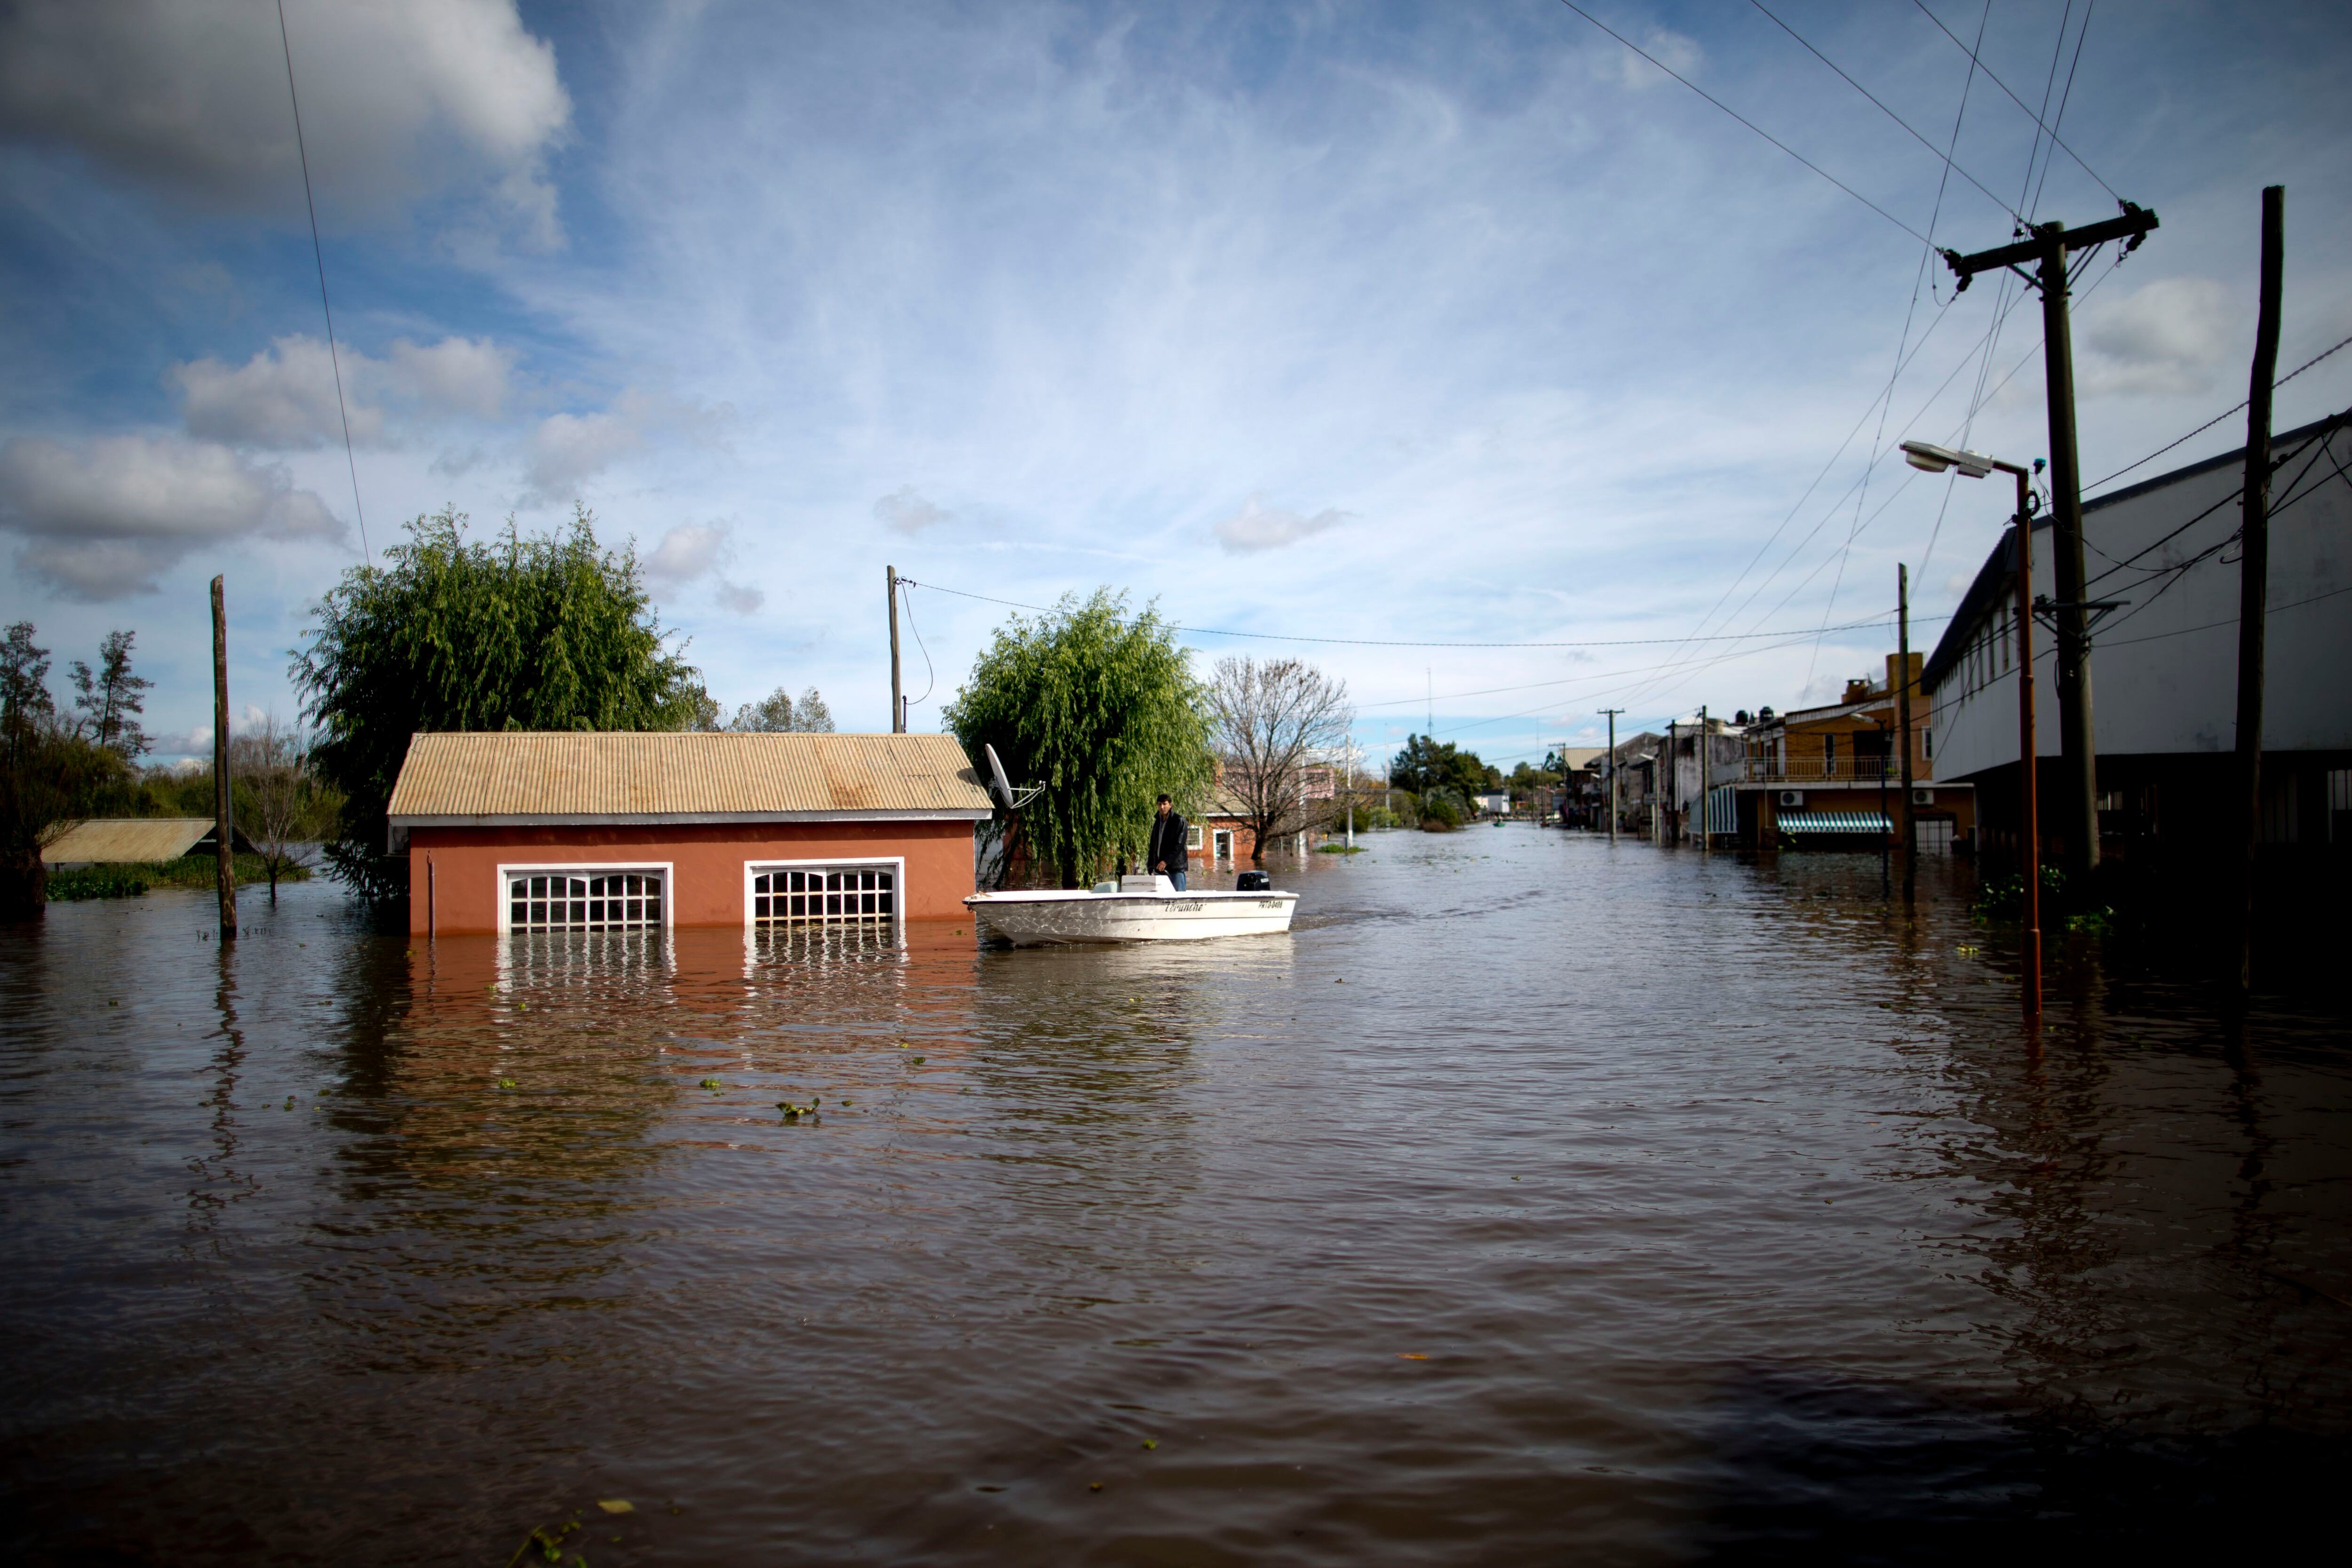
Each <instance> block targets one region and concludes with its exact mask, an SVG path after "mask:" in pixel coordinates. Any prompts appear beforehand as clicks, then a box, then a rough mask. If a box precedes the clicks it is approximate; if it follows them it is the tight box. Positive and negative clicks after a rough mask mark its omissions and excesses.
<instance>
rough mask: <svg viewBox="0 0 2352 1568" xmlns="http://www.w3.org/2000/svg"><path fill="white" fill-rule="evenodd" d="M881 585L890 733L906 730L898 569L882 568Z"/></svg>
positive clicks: (892, 567)
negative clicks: (885, 599)
mask: <svg viewBox="0 0 2352 1568" xmlns="http://www.w3.org/2000/svg"><path fill="white" fill-rule="evenodd" d="M882 575H883V585H884V587H885V589H886V590H887V592H888V594H889V596H890V733H892V734H893V735H903V734H905V733H906V732H907V700H906V698H905V697H903V696H901V695H900V692H901V691H902V689H903V688H902V687H901V686H900V685H899V682H898V568H897V567H896V566H885V567H883V568H882Z"/></svg>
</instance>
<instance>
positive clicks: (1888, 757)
mask: <svg viewBox="0 0 2352 1568" xmlns="http://www.w3.org/2000/svg"><path fill="white" fill-rule="evenodd" d="M1902 666H1903V660H1902V658H1901V656H1900V655H1897V654H1888V655H1887V656H1886V670H1885V675H1884V676H1883V677H1882V678H1881V679H1877V680H1871V679H1854V680H1849V681H1848V682H1846V689H1845V693H1844V695H1843V697H1842V698H1841V699H1840V700H1838V701H1836V702H1832V703H1829V704H1826V705H1824V706H1822V707H1818V708H1801V709H1796V710H1792V711H1790V712H1787V713H1778V714H1776V713H1774V712H1772V710H1770V709H1769V708H1768V709H1765V710H1763V711H1762V713H1760V714H1759V716H1758V719H1757V721H1756V722H1754V723H1751V724H1749V725H1748V728H1747V731H1746V736H1745V742H1746V744H1745V752H1746V755H1745V757H1744V758H1743V760H1742V765H1741V770H1740V772H1741V776H1740V778H1739V781H1738V784H1736V785H1734V786H1733V788H1734V791H1735V793H1736V795H1737V801H1736V811H1737V828H1736V831H1737V833H1738V839H1739V843H1740V846H1741V847H1743V848H1748V849H1776V848H1824V849H1863V848H1866V849H1875V848H1877V847H1879V846H1880V845H1881V844H1883V843H1885V841H1886V839H1887V838H1888V837H1889V836H1891V835H1892V834H1893V833H1894V832H1895V828H1896V826H1897V825H1898V824H1899V823H1900V821H1901V800H1900V797H1899V795H1898V794H1897V792H1899V791H1900V790H1901V789H1902V787H1903V755H1902V752H1899V751H1897V750H1896V749H1895V748H1896V747H1897V745H1898V744H1899V743H1900V742H1899V740H1898V736H1899V734H1900V731H1901V730H1902V728H1903V721H1902V717H1901V710H1902V689H1901V687H1900V685H1899V684H1898V683H1899V682H1900V681H1901V680H1902V679H1903V678H1904V674H1905V671H1904V669H1903V668H1902ZM1922 668H1923V659H1922V658H1921V656H1920V655H1918V654H1916V653H1915V654H1913V655H1912V656H1911V660H1910V667H1909V671H1908V674H1909V677H1910V680H1911V685H1912V691H1911V738H1910V745H1911V777H1912V792H1911V815H1912V821H1913V823H1914V825H1915V832H1916V843H1917V844H1918V846H1919V848H1920V850H1921V852H1923V853H1943V852H1946V851H1948V850H1949V849H1950V848H1952V847H1955V846H1956V845H1960V846H1965V845H1966V844H1968V843H1969V834H1970V832H1971V830H1972V829H1973V827H1974V826H1975V821H1976V799H1975V791H1974V789H1973V788H1972V787H1971V786H1970V785H1969V784H1967V783H1965V782H1960V783H1951V782H1945V781H1941V780H1939V779H1938V778H1937V765H1936V732H1935V726H1934V722H1933V718H1932V713H1931V707H1930V703H1929V701H1928V699H1927V695H1926V693H1925V692H1924V691H1923V690H1921V689H1920V675H1921V671H1922Z"/></svg>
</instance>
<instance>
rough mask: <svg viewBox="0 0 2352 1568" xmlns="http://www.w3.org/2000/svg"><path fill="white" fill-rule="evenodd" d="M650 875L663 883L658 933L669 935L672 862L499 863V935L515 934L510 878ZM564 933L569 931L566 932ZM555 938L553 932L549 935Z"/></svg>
mask: <svg viewBox="0 0 2352 1568" xmlns="http://www.w3.org/2000/svg"><path fill="white" fill-rule="evenodd" d="M632 871H635V872H639V873H647V872H650V873H653V874H655V875H656V876H659V877H660V878H661V879H662V918H661V929H662V930H663V931H668V930H669V929H670V927H671V926H672V924H673V923H675V922H676V921H677V862H676V861H673V860H526V861H515V862H511V863H509V862H501V863H500V864H499V935H500V936H508V935H511V934H512V933H513V931H514V900H513V896H512V895H511V893H510V892H509V890H508V888H507V881H508V879H509V878H513V877H559V876H560V877H610V876H614V875H616V874H618V875H626V874H627V873H629V872H632ZM566 929H567V930H569V929H571V928H568V927H567V928H566ZM622 929H624V930H640V931H650V930H652V929H653V928H652V927H650V926H640V927H624V928H622ZM549 934H551V935H552V934H554V933H552V932H551V933H549Z"/></svg>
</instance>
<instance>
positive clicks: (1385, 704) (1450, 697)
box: [1356, 614, 1951, 709]
mask: <svg viewBox="0 0 2352 1568" xmlns="http://www.w3.org/2000/svg"><path fill="white" fill-rule="evenodd" d="M1949 619H1951V616H1948V615H1943V616H1912V617H1911V624H1912V625H1913V626H1920V625H1923V624H1926V623H1929V622H1934V621H1948V620H1949ZM1893 622H1894V616H1893V615H1891V614H1889V615H1886V616H1881V617H1879V618H1878V619H1876V620H1872V621H1864V622H1859V623H1857V624H1856V625H1855V626H1851V627H1841V628H1839V629H1841V630H1868V629H1869V628H1870V627H1873V626H1891V625H1892V624H1893ZM1815 635H1816V634H1814V633H1813V632H1810V631H1806V632H1799V633H1795V634H1792V635H1791V638H1790V641H1788V642H1785V643H1781V644H1778V645H1776V646H1775V647H1750V648H1738V649H1735V650H1733V651H1731V652H1729V653H1727V654H1724V655H1722V656H1720V657H1719V658H1715V659H1712V660H1709V661H1707V662H1706V663H1705V664H1698V665H1693V666H1689V667H1688V668H1690V669H1692V670H1693V671H1696V670H1699V669H1706V668H1713V666H1714V665H1717V664H1722V663H1727V662H1728V661H1729V660H1731V659H1734V658H1748V657H1749V656H1750V655H1753V654H1759V653H1773V652H1777V651H1778V650H1779V649H1780V648H1781V647H1796V646H1797V645H1798V644H1799V643H1801V642H1805V641H1807V640H1809V639H1811V637H1814V636H1815ZM1675 668H1683V667H1682V666H1681V664H1680V661H1678V660H1670V661H1668V662H1667V663H1664V664H1649V665H1636V666H1634V667H1633V668H1631V669H1603V670H1596V671H1593V672H1591V673H1590V674H1586V675H1569V676H1563V677H1561V678H1560V679H1558V680H1531V681H1528V682H1526V683H1525V684H1523V685H1518V686H1482V687H1480V688H1479V689H1477V690H1475V691H1449V692H1447V693H1446V694H1445V700H1447V701H1448V702H1453V701H1457V700H1460V699H1462V698H1465V697H1494V696H1498V695H1500V694H1502V693H1504V692H1509V691H1547V690H1549V689H1551V688H1553V687H1555V686H1585V685H1589V684H1591V682H1593V681H1596V680H1614V679H1617V678H1618V677H1619V676H1622V675H1648V674H1651V673H1653V672H1654V671H1656V670H1661V669H1675ZM1424 700H1426V701H1435V700H1436V699H1435V698H1433V697H1431V698H1422V697H1391V698H1383V699H1382V700H1380V701H1378V702H1360V703H1358V704H1356V706H1357V707H1358V708H1359V709H1372V708H1402V707H1406V706H1408V705H1410V704H1412V703H1415V702H1421V701H1424Z"/></svg>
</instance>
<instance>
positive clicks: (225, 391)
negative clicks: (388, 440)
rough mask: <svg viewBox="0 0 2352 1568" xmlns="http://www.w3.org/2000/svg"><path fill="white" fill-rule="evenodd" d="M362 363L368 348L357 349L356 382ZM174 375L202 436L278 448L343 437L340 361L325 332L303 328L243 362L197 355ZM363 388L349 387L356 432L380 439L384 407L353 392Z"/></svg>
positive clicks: (185, 411) (368, 442) (194, 430)
mask: <svg viewBox="0 0 2352 1568" xmlns="http://www.w3.org/2000/svg"><path fill="white" fill-rule="evenodd" d="M360 368H361V360H360V356H358V355H356V354H354V355H352V364H351V369H352V371H353V372H354V375H353V378H352V379H353V382H354V384H353V385H351V386H347V387H346V388H345V393H346V396H345V399H344V401H345V405H346V406H347V407H348V408H349V409H350V412H351V420H352V440H353V441H355V442H358V443H359V444H360V445H362V446H374V445H376V444H378V443H379V442H381V441H382V440H383V410H382V409H380V408H375V407H372V406H370V405H367V404H365V403H362V402H360V401H359V399H358V398H357V397H356V396H353V395H351V394H353V393H356V391H357V390H358V389H357V386H356V384H355V383H356V381H357V379H358V378H357V374H356V373H357V372H358V371H359V370H360ZM170 379H171V380H172V381H173V383H175V384H177V385H178V387H179V389H180V411H181V416H182V417H183V418H184V419H185V420H186V421H187V425H188V434H189V435H191V436H194V437H196V438H197V439H199V440H205V441H226V442H228V443H230V444H231V445H234V446H239V447H268V448H269V449H270V450H273V451H301V450H304V449H306V448H309V447H325V446H330V445H338V444H340V443H341V441H342V438H343V426H342V417H341V414H340V413H339V412H338V410H337V408H336V406H335V366H334V363H333V362H332V361H331V359H330V357H329V356H328V353H327V345H326V343H325V342H322V341H320V339H317V338H311V337H303V336H300V335H299V334H298V335H296V336H293V337H284V338H279V339H278V340H277V341H276V342H273V343H271V344H270V345H269V347H268V348H266V349H264V350H262V351H261V353H257V354H255V355H254V356H253V358H251V359H250V360H248V361H247V362H246V363H244V364H241V365H236V366H230V365H225V364H223V363H221V362H220V361H218V360H216V359H200V360H194V361H192V362H191V363H187V364H182V365H174V366H173V368H172V371H171V374H170Z"/></svg>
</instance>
